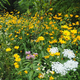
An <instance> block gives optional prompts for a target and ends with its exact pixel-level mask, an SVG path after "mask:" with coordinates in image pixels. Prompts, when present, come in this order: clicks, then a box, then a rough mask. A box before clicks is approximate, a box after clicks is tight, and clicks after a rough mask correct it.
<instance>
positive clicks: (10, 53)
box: [0, 8, 80, 80]
mask: <svg viewBox="0 0 80 80" xmlns="http://www.w3.org/2000/svg"><path fill="white" fill-rule="evenodd" d="M52 10H53V8H50V9H49V11H50V12H49V13H45V15H40V14H39V13H38V12H36V14H35V15H34V16H33V17H28V16H27V15H26V14H25V15H23V14H22V15H21V16H19V13H20V12H19V11H16V12H17V13H15V14H14V12H13V11H12V12H10V13H9V12H5V13H4V15H3V16H2V15H0V79H1V80H23V79H24V80H53V79H54V80H79V79H80V76H79V75H80V46H79V45H80V27H79V26H80V23H79V22H80V16H79V15H77V14H76V15H74V14H73V13H72V14H65V15H64V16H63V14H62V13H57V14H56V15H53V14H52V13H51V11H52ZM30 15H31V14H30ZM72 18H75V19H76V21H75V22H74V23H73V22H71V19H72Z"/></svg>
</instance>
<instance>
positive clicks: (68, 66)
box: [51, 60, 78, 75]
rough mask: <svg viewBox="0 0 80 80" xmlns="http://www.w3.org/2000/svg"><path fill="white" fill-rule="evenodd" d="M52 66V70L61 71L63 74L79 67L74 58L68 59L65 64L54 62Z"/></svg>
mask: <svg viewBox="0 0 80 80" xmlns="http://www.w3.org/2000/svg"><path fill="white" fill-rule="evenodd" d="M51 66H52V71H55V72H56V73H60V74H61V75H65V74H66V73H67V72H68V71H70V70H73V71H76V69H75V68H77V67H78V62H77V61H73V60H68V61H67V62H65V63H64V64H61V63H60V62H52V65H51Z"/></svg>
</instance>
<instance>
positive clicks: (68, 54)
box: [62, 49, 75, 59]
mask: <svg viewBox="0 0 80 80" xmlns="http://www.w3.org/2000/svg"><path fill="white" fill-rule="evenodd" d="M62 54H63V56H64V57H68V58H69V59H72V58H75V54H74V52H73V50H70V49H64V52H62Z"/></svg>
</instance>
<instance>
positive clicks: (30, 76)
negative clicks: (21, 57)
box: [29, 71, 33, 80]
mask: <svg viewBox="0 0 80 80" xmlns="http://www.w3.org/2000/svg"><path fill="white" fill-rule="evenodd" d="M32 76H33V71H30V72H29V80H32Z"/></svg>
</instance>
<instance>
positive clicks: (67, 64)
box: [63, 60, 78, 71]
mask: <svg viewBox="0 0 80 80" xmlns="http://www.w3.org/2000/svg"><path fill="white" fill-rule="evenodd" d="M63 65H64V67H65V68H66V69H67V70H68V71H69V70H76V69H75V68H77V67H78V62H77V61H73V60H68V61H67V62H65V63H64V64H63Z"/></svg>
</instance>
